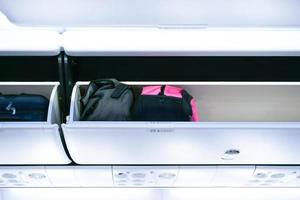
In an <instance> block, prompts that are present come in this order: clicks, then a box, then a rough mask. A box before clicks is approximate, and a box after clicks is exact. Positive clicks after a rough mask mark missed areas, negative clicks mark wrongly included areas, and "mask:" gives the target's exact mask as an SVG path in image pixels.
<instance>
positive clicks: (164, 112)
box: [133, 85, 198, 121]
mask: <svg viewBox="0 0 300 200" xmlns="http://www.w3.org/2000/svg"><path fill="white" fill-rule="evenodd" d="M133 120H135V121H198V113H197V107H196V103H195V100H194V99H193V97H192V96H191V95H190V94H188V92H187V91H185V90H184V89H182V88H180V87H174V86H168V85H166V86H145V87H143V88H142V91H141V94H140V95H139V96H138V97H137V100H136V103H135V107H134V109H133Z"/></svg>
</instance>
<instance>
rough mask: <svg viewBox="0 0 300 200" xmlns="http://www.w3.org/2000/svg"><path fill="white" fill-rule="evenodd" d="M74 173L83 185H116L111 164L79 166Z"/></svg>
mask: <svg viewBox="0 0 300 200" xmlns="http://www.w3.org/2000/svg"><path fill="white" fill-rule="evenodd" d="M74 173H75V177H76V179H77V180H78V181H79V183H80V186H81V187H113V186H114V184H113V177H112V167H110V166H77V167H76V168H74Z"/></svg>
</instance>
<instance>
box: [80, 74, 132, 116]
mask: <svg viewBox="0 0 300 200" xmlns="http://www.w3.org/2000/svg"><path fill="white" fill-rule="evenodd" d="M132 103H133V94H132V91H131V89H130V88H129V87H128V85H125V84H122V83H120V82H118V81H117V80H115V79H100V80H95V81H91V83H90V84H89V86H88V88H87V91H86V94H85V96H84V97H82V99H81V106H82V112H81V120H82V121H126V120H130V109H131V106H132Z"/></svg>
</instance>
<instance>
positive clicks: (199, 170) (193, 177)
mask: <svg viewBox="0 0 300 200" xmlns="http://www.w3.org/2000/svg"><path fill="white" fill-rule="evenodd" d="M179 169H180V170H179V173H178V177H177V180H176V182H175V184H174V186H175V187H212V186H213V184H212V181H213V180H214V178H216V172H217V167H216V166H180V167H179Z"/></svg>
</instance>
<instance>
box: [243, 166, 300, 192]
mask: <svg viewBox="0 0 300 200" xmlns="http://www.w3.org/2000/svg"><path fill="white" fill-rule="evenodd" d="M299 184H300V167H299V166H290V167H287V166H280V167H278V166H273V167H272V166H264V167H262V166H259V167H257V168H256V170H255V173H254V174H253V176H252V178H251V179H250V180H249V181H248V186H252V187H253V186H254V187H255V186H256V187H258V186H263V187H282V186H283V187H295V186H298V187H299Z"/></svg>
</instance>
